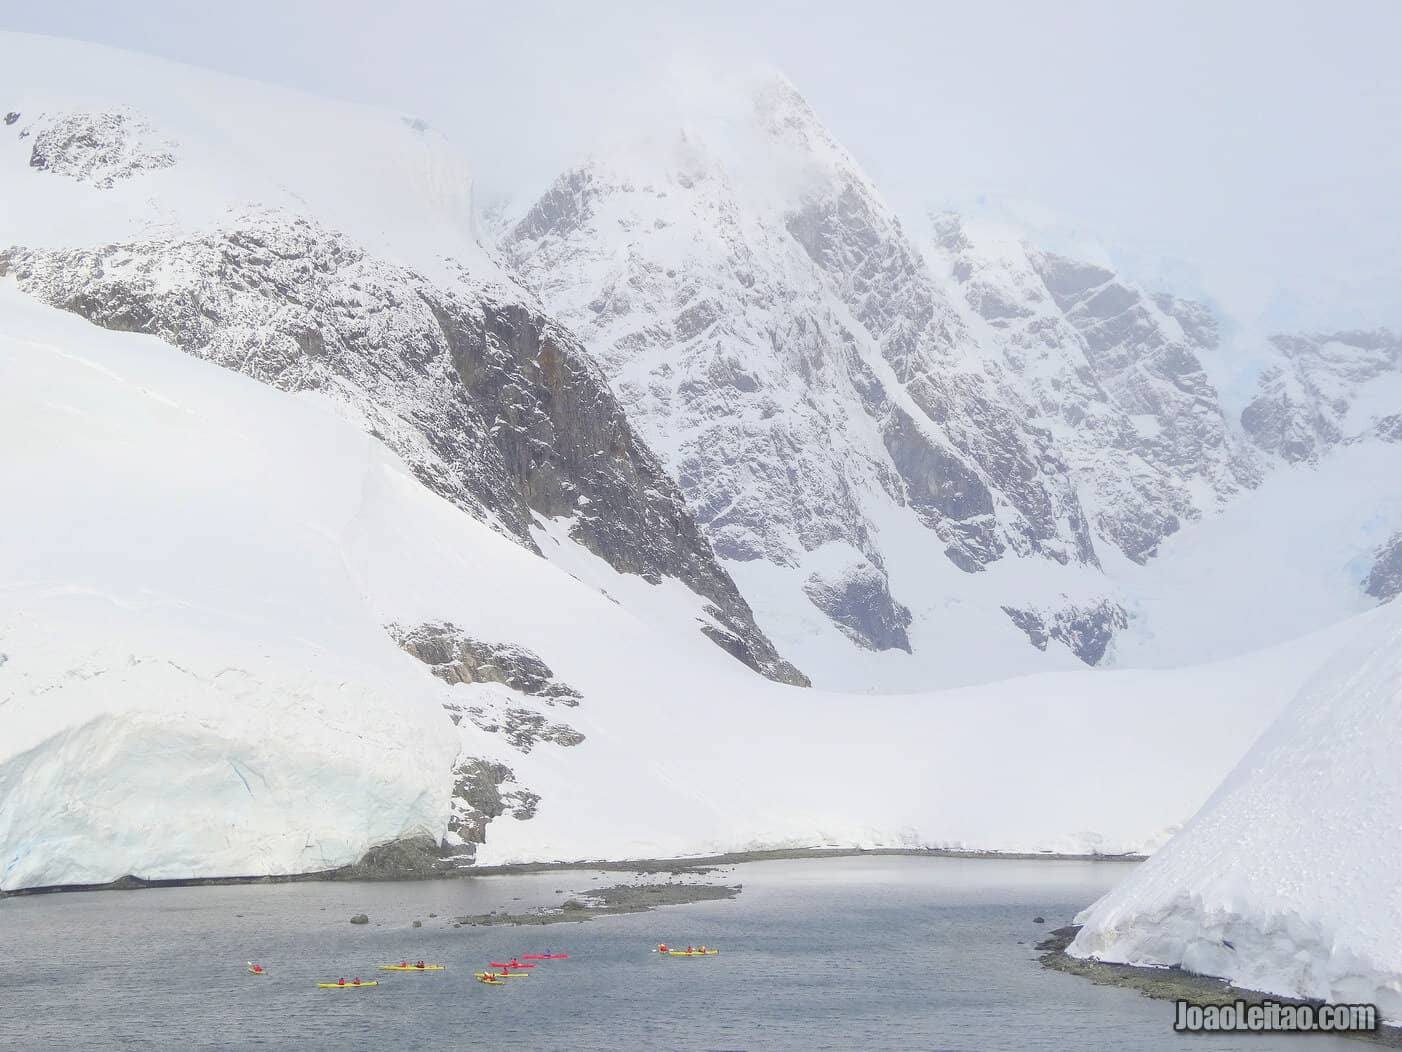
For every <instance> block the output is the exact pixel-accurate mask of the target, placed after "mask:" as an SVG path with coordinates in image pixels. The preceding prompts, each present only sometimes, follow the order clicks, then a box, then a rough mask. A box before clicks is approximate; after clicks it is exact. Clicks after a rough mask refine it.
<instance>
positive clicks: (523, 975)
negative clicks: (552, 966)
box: [472, 972, 531, 979]
mask: <svg viewBox="0 0 1402 1052" xmlns="http://www.w3.org/2000/svg"><path fill="white" fill-rule="evenodd" d="M472 977H473V978H474V979H529V978H530V977H531V973H530V972H507V973H506V974H505V975H503V974H502V973H501V972H473V973H472Z"/></svg>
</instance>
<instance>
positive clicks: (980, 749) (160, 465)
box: [0, 283, 1349, 889]
mask: <svg viewBox="0 0 1402 1052" xmlns="http://www.w3.org/2000/svg"><path fill="white" fill-rule="evenodd" d="M0 317H3V318H4V321H5V326H4V334H3V336H0V441H3V442H4V448H6V449H7V450H19V451H22V453H23V455H21V456H7V457H6V458H4V460H3V461H0V487H3V492H5V493H7V494H11V495H12V496H13V506H14V507H17V508H21V509H23V512H24V514H22V515H9V516H5V517H4V518H3V520H0V653H3V654H4V655H5V656H4V661H3V664H0V723H2V724H3V727H4V732H5V733H4V734H3V735H2V736H0V887H3V888H5V889H13V888H18V887H26V886H38V885H47V884H56V883H88V882H99V881H105V880H111V879H115V878H117V877H120V876H122V875H123V874H126V873H132V874H135V875H138V876H142V877H150V878H159V877H188V876H208V875H216V874H230V873H237V874H257V873H279V872H291V871H296V870H309V869H320V868H325V867H327V866H332V865H337V864H341V863H344V862H349V861H352V860H353V859H355V858H356V857H358V856H359V854H361V853H362V852H363V851H364V850H365V849H366V848H367V847H370V846H372V845H374V844H376V843H381V842H385V841H387V840H391V839H394V838H396V837H399V836H403V835H408V834H411V833H416V832H425V833H429V834H441V832H442V830H443V829H444V827H445V823H446V819H447V813H448V800H449V793H450V788H451V777H450V772H451V767H452V764H453V762H454V759H455V756H456V755H457V754H458V750H459V748H462V749H463V750H464V751H466V750H468V749H469V748H470V749H471V754H473V755H482V756H488V757H493V758H500V759H503V760H509V762H510V764H511V766H512V767H513V769H514V770H515V772H516V777H517V780H518V781H519V783H520V784H522V785H524V786H527V787H529V788H530V789H532V790H533V791H535V792H538V793H539V794H540V795H541V797H542V800H541V804H540V807H539V813H538V815H537V816H536V817H535V818H533V819H530V820H527V821H518V820H515V819H512V818H502V819H499V820H497V821H496V822H494V823H493V824H492V825H491V826H490V827H489V830H488V842H487V844H486V845H484V847H483V849H482V851H480V852H479V855H478V858H479V861H482V862H507V861H523V860H532V859H537V860H575V859H583V858H630V857H655V856H676V855H686V854H699V853H706V852H711V851H721V850H738V849H746V848H761V847H774V846H819V845H844V846H866V847H877V846H908V847H916V846H948V847H965V848H979V849H1004V850H1026V851H1102V852H1122V851H1133V850H1146V849H1151V848H1153V847H1156V846H1157V845H1158V844H1159V843H1161V842H1162V841H1163V839H1164V838H1165V837H1166V836H1167V834H1168V833H1169V832H1171V831H1172V830H1173V829H1174V828H1175V827H1176V826H1177V825H1178V824H1179V823H1180V822H1181V821H1182V820H1183V819H1184V818H1185V817H1186V816H1187V815H1188V814H1190V813H1191V812H1192V810H1193V809H1194V808H1195V807H1197V806H1198V805H1199V804H1200V803H1201V801H1202V800H1203V799H1204V798H1205V796H1206V794H1207V792H1208V791H1209V789H1210V788H1211V787H1212V786H1213V785H1214V784H1215V783H1216V782H1217V780H1218V779H1220V777H1221V776H1222V773H1223V772H1224V771H1225V770H1227V769H1228V767H1229V766H1230V764H1231V763H1232V762H1233V761H1234V760H1235V759H1236V758H1237V757H1238V756H1239V755H1240V754H1241V752H1242V751H1243V750H1244V749H1245V748H1246V746H1247V745H1248V744H1249V743H1250V741H1251V740H1252V739H1253V738H1254V737H1255V736H1256V734H1257V733H1258V732H1259V729H1260V727H1261V726H1263V725H1264V724H1265V723H1266V722H1267V721H1268V720H1269V719H1270V718H1271V717H1272V716H1274V715H1275V713H1276V712H1277V711H1278V710H1279V708H1280V706H1281V704H1282V703H1283V702H1284V700H1285V699H1286V698H1288V697H1289V696H1290V695H1291V694H1292V693H1293V691H1294V690H1295V688H1296V686H1297V684H1298V683H1299V682H1300V681H1301V680H1302V679H1303V678H1304V677H1305V676H1306V675H1307V674H1308V673H1309V672H1310V671H1311V670H1312V669H1313V668H1315V667H1317V666H1318V665H1319V664H1320V662H1321V661H1322V660H1324V658H1325V657H1326V656H1327V655H1328V654H1329V653H1331V652H1333V651H1334V650H1335V649H1336V648H1337V647H1338V646H1339V645H1340V643H1341V642H1342V641H1343V639H1344V638H1346V637H1347V635H1348V634H1349V626H1342V627H1340V628H1338V629H1336V630H1334V631H1332V632H1330V633H1324V634H1320V635H1316V636H1312V637H1310V638H1309V639H1307V640H1304V641H1301V642H1299V643H1297V644H1295V645H1293V646H1292V647H1290V648H1288V649H1284V650H1279V651H1276V652H1271V653H1263V654H1259V655H1255V656H1251V657H1248V658H1240V659H1235V660H1233V661H1231V662H1226V663H1221V664H1218V665H1215V666H1202V667H1196V668H1185V669H1176V670H1166V671H1123V672H1108V673H1107V672H1090V671H1080V672H1063V673H1054V674H1046V675H1039V676H1032V677H1026V678H1022V679H1015V680H1010V681H1007V682H1003V683H998V684H992V685H987V686H981V687H972V688H966V689H961V690H952V691H944V692H936V693H925V694H913V695H898V696H883V697H860V698H859V697H854V696H852V695H843V694H836V693H830V692H824V691H819V690H802V689H798V688H790V687H785V686H781V685H778V684H774V683H771V682H769V681H767V680H764V679H762V678H760V677H758V676H756V675H754V674H753V673H751V672H750V671H749V670H748V669H746V668H744V667H743V666H741V665H739V664H738V663H736V662H734V661H731V660H730V659H729V658H728V657H727V656H726V655H724V654H722V653H720V652H719V651H718V650H716V648H714V647H713V646H711V645H710V644H709V643H707V642H706V641H705V640H704V639H702V638H701V637H699V636H698V635H696V634H695V633H682V632H679V631H677V630H676V629H675V628H674V627H673V626H674V624H675V622H676V621H677V620H678V619H680V618H682V617H684V616H686V615H687V614H688V612H691V613H693V614H694V610H693V608H692V607H691V606H688V605H687V604H688V603H691V602H692V600H693V598H694V597H689V595H688V594H684V590H682V589H680V588H678V589H676V590H675V591H674V592H671V593H670V594H669V591H668V588H667V586H665V585H664V586H660V587H658V588H652V587H651V586H647V585H645V584H643V583H641V582H640V581H639V580H638V579H636V578H629V577H623V576H620V575H618V574H616V573H614V571H612V570H611V569H610V568H609V567H607V566H606V565H605V564H603V563H602V562H600V561H598V560H597V559H594V558H593V557H592V556H590V555H589V554H588V553H587V552H584V551H582V550H580V551H577V552H576V553H575V554H574V556H573V557H572V559H573V561H572V565H573V566H574V567H575V569H576V576H577V577H579V578H581V579H576V576H571V574H570V573H567V572H565V571H564V570H562V569H561V568H560V567H559V566H557V565H554V564H552V563H551V562H548V561H546V560H543V559H540V558H539V557H537V556H535V555H533V554H531V553H530V552H528V551H526V550H524V549H522V548H521V547H519V546H517V545H515V544H513V543H512V542H510V541H509V540H507V539H505V538H503V537H501V536H500V535H499V534H497V533H495V532H494V531H492V530H491V529H490V528H488V527H487V526H485V525H483V524H481V523H478V522H476V521H474V520H472V519H471V518H469V517H468V516H467V515H465V514H464V513H463V512H461V511H460V510H458V509H457V508H455V507H453V506H452V505H450V504H448V503H446V502H445V501H443V500H442V499H440V498H438V497H437V496H435V495H433V494H432V493H430V492H429V491H428V490H426V489H424V488H423V487H422V486H421V485H420V484H419V483H418V482H417V481H416V480H415V479H414V478H413V477H412V476H411V475H409V474H408V472H407V471H406V470H405V469H404V467H403V466H402V464H401V463H400V462H398V461H397V460H396V459H395V458H394V457H392V456H391V455H390V454H389V453H388V452H387V451H386V450H385V449H384V448H383V447H381V446H380V445H379V444H378V443H377V442H375V441H374V440H373V439H370V438H368V437H367V436H365V435H364V434H363V433H362V432H360V431H358V430H357V429H355V428H354V427H353V426H352V425H351V424H349V423H347V422H346V421H344V420H342V419H341V418H339V417H338V416H337V415H336V414H335V413H334V412H333V411H332V410H331V409H330V408H329V407H328V406H327V405H326V404H325V402H324V401H322V400H321V398H320V397H319V396H313V395H295V396H294V395H288V394H284V393H281V392H277V391H274V390H272V389H270V388H266V387H263V386H261V385H259V384H257V383H255V382H253V381H251V380H249V379H247V378H245V377H242V376H239V375H237V374H234V373H231V372H228V371H225V370H222V369H219V368H218V367H216V366H213V365H212V364H210V363H206V362H201V361H198V360H196V359H193V358H190V357H187V356H185V355H183V354H181V353H180V352H179V351H177V350H175V349H173V348H171V347H169V346H166V345H164V344H162V343H160V342H158V341H156V340H154V339H151V338H147V337H142V336H136V335H131V334H124V333H115V332H110V331H105V330H101V329H97V328H94V327H92V326H90V325H88V324H87V323H85V322H83V321H82V320H80V319H78V318H76V317H74V316H72V315H68V314H64V313H61V312H57V311H54V310H51V309H49V308H47V307H43V306H40V305H38V304H36V303H35V302H33V301H32V300H29V299H27V298H26V297H24V296H22V295H21V294H19V293H18V292H17V291H16V290H15V289H14V288H13V286H12V285H11V284H9V283H3V284H0ZM559 526H560V524H558V523H557V524H544V525H543V527H542V534H541V537H542V541H543V542H545V541H549V542H551V543H558V544H562V545H569V544H572V543H573V542H571V541H569V540H568V539H567V534H566V533H565V531H564V530H563V529H560V528H559ZM591 560H592V562H591ZM591 578H592V579H591ZM601 587H603V588H604V589H605V591H607V592H608V593H609V594H608V595H604V594H601V592H600V590H599V589H600V588H601ZM430 620H449V621H452V622H453V623H454V624H456V625H458V626H459V627H461V628H462V629H463V630H464V631H466V632H468V633H470V634H472V635H473V636H475V637H477V638H482V639H489V640H495V641H503V642H511V643H516V644H519V645H524V646H527V647H529V648H531V649H532V650H534V651H535V652H536V653H538V654H539V655H540V656H541V657H542V658H544V659H545V660H546V662H547V663H548V664H549V665H550V666H551V667H552V669H553V670H554V671H555V673H556V675H557V676H558V677H559V678H560V679H561V680H562V681H563V682H566V683H569V684H570V685H572V686H574V687H576V688H578V689H579V690H580V691H581V692H582V694H583V701H582V703H581V704H580V706H579V707H578V708H575V709H561V710H556V711H557V712H558V713H559V714H560V716H561V717H562V718H566V719H567V720H568V722H569V724H570V725H571V726H573V727H575V728H576V729H578V730H579V731H581V732H582V733H583V734H584V735H585V736H586V739H585V741H584V742H583V743H582V744H580V745H578V746H575V747H572V748H568V749H565V748H555V747H546V746H543V745H539V746H537V747H536V748H535V749H533V750H532V751H531V752H530V753H529V754H526V755H521V754H519V753H515V752H512V751H510V750H508V748H507V747H506V746H505V745H504V744H503V743H502V742H501V740H500V739H499V738H498V737H497V736H495V735H491V734H487V733H484V732H478V731H476V730H474V729H473V728H472V727H470V726H468V725H467V724H466V723H464V725H463V726H461V727H457V728H454V727H453V726H452V725H451V724H450V722H449V721H448V719H447V717H446V715H445V714H444V713H443V711H442V708H441V706H442V705H443V703H444V702H446V701H453V700H458V701H461V700H464V699H465V697H467V695H464V694H463V693H461V692H464V691H471V690H474V689H481V688H478V687H476V686H474V687H462V686H457V687H450V686H448V685H446V684H444V683H442V682H441V681H439V680H437V679H436V678H434V677H433V676H432V675H430V674H429V672H428V670H427V668H426V666H423V665H421V664H419V663H418V662H417V661H415V660H414V659H413V658H411V657H409V656H407V655H405V654H404V653H402V652H401V651H400V650H399V649H398V648H397V647H396V646H395V644H394V643H393V642H392V641H391V639H390V638H389V636H388V634H387V633H386V632H385V631H384V629H383V626H384V625H386V624H388V623H390V622H395V623H400V624H416V623H420V622H424V621H430ZM1168 712H1172V714H1173V717H1172V719H1168V720H1166V719H1165V718H1164V717H1165V713H1168ZM1204 726H1210V727H1211V728H1212V729H1213V733H1212V734H1211V735H1204V734H1203V733H1202V728H1203V727H1204ZM800 735H801V737H802V742H803V745H802V748H798V747H796V746H795V744H794V743H795V739H796V738H797V737H799V736H800ZM1068 756H1076V757H1081V758H1082V759H1080V760H1077V761H1075V762H1072V763H1069V764H1068V763H1067V762H1065V760H1064V759H1063V758H1064V757H1068ZM873 787H879V791H873Z"/></svg>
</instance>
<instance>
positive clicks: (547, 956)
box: [521, 953, 569, 961]
mask: <svg viewBox="0 0 1402 1052" xmlns="http://www.w3.org/2000/svg"><path fill="white" fill-rule="evenodd" d="M568 956H569V954H567V953H527V954H523V955H522V956H521V960H523V961H563V960H564V959H565V958H566V957H568Z"/></svg>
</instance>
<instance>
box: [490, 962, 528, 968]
mask: <svg viewBox="0 0 1402 1052" xmlns="http://www.w3.org/2000/svg"><path fill="white" fill-rule="evenodd" d="M492 967H493V968H534V967H535V965H533V964H503V963H502V962H501V961H493V962H492Z"/></svg>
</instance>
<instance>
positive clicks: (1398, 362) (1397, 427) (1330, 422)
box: [1241, 329, 1402, 464]
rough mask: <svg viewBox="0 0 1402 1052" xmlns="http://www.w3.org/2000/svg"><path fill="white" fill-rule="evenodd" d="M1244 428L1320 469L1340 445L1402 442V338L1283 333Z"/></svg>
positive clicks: (1272, 449)
mask: <svg viewBox="0 0 1402 1052" xmlns="http://www.w3.org/2000/svg"><path fill="white" fill-rule="evenodd" d="M1271 343H1272V346H1273V349H1274V351H1275V352H1276V353H1275V356H1274V359H1275V360H1274V362H1273V363H1272V364H1271V365H1269V366H1268V367H1267V368H1266V369H1265V370H1263V372H1262V374H1261V377H1260V381H1259V384H1258V388H1257V393H1256V396H1255V397H1254V398H1253V399H1252V400H1251V402H1250V404H1248V405H1247V406H1246V408H1245V409H1244V410H1242V414H1241V425H1242V428H1243V429H1244V430H1245V431H1246V433H1247V434H1248V435H1250V436H1251V439H1252V441H1254V442H1255V443H1256V444H1257V445H1258V446H1259V447H1260V448H1261V449H1263V450H1265V451H1266V452H1267V453H1270V454H1274V455H1275V456H1277V457H1279V458H1280V459H1281V460H1283V461H1285V462H1287V463H1291V464H1297V463H1309V464H1312V463H1315V462H1317V461H1318V459H1319V457H1320V456H1321V455H1323V454H1324V453H1326V452H1327V451H1328V450H1329V449H1330V448H1332V447H1334V446H1336V445H1338V444H1339V443H1341V442H1350V441H1356V440H1359V439H1362V438H1366V437H1377V438H1381V439H1383V440H1385V441H1398V440H1399V438H1402V415H1399V412H1398V410H1399V407H1402V339H1399V338H1398V337H1397V336H1396V335H1394V334H1393V333H1391V332H1389V331H1388V330H1386V329H1378V330H1374V331H1370V332H1365V331H1351V332H1335V333H1314V334H1299V335H1278V336H1275V337H1273V338H1272V340H1271Z"/></svg>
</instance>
